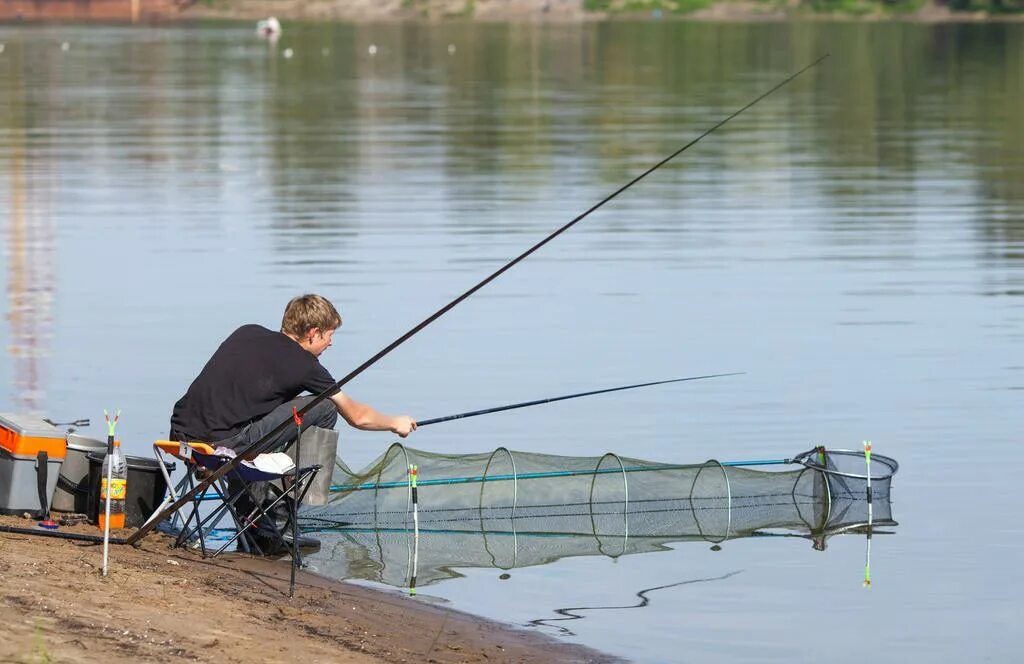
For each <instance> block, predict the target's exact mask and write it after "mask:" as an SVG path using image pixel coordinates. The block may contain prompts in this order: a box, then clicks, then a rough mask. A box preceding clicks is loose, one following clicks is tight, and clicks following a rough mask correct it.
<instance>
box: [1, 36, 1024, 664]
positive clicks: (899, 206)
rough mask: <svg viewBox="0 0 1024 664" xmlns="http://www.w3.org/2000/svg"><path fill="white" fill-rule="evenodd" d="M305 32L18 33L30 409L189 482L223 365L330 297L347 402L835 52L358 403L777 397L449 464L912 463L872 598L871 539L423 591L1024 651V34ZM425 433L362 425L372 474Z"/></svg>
mask: <svg viewBox="0 0 1024 664" xmlns="http://www.w3.org/2000/svg"><path fill="white" fill-rule="evenodd" d="M285 27H286V30H285V35H284V37H283V39H282V40H281V41H280V42H279V43H278V44H277V45H276V46H275V47H270V48H268V47H267V45H266V44H263V43H261V42H258V41H257V40H255V38H254V37H253V36H252V30H251V26H250V25H249V24H237V25H235V24H216V25H209V26H205V25H199V26H191V27H167V28H149V29H136V28H127V27H90V28H84V27H63V26H49V27H28V26H3V27H0V43H3V45H4V48H3V51H2V52H0V90H2V95H0V146H2V150H0V210H2V212H0V231H2V233H3V234H4V239H5V243H4V245H5V253H4V254H3V258H2V260H3V269H2V270H0V285H2V287H3V290H4V293H5V297H3V298H2V299H0V310H2V313H3V316H4V318H3V322H2V323H0V330H2V338H3V344H2V346H3V349H4V352H3V354H2V355H0V410H8V411H10V410H18V411H23V410H27V411H36V412H40V413H43V414H46V415H49V416H51V417H54V418H61V419H72V418H77V417H92V418H93V420H94V421H97V420H98V419H99V416H100V414H101V412H102V408H104V407H107V408H111V407H118V408H122V409H123V410H124V416H123V426H122V429H121V430H122V432H123V433H122V436H123V439H124V440H125V441H126V445H127V447H128V449H129V452H134V453H137V454H147V453H148V446H149V444H150V442H151V441H152V440H153V439H154V438H157V437H161V436H163V435H166V427H167V419H168V415H169V410H170V406H171V404H172V403H173V402H174V401H175V400H176V399H177V398H178V397H179V396H180V395H181V393H182V392H183V390H184V389H185V387H186V386H187V385H188V382H189V381H190V380H191V379H192V378H193V377H194V375H195V374H196V372H197V371H198V370H199V368H200V367H201V366H202V363H203V362H204V361H205V359H206V358H207V357H208V356H209V354H210V353H211V352H212V351H213V349H214V348H215V347H216V345H217V344H218V343H219V341H220V340H221V339H222V338H223V337H224V336H225V335H226V334H227V333H229V332H230V331H231V330H232V329H233V328H234V327H235V326H237V325H239V324H241V323H244V322H259V323H263V324H265V325H268V326H275V325H277V324H278V321H279V316H280V311H281V309H282V307H283V305H284V303H285V301H286V300H287V299H288V298H289V297H291V296H292V295H294V294H297V293H300V292H306V291H316V292H321V293H323V294H325V295H327V296H329V297H330V298H332V299H333V300H334V301H335V302H336V303H337V304H338V305H339V308H340V309H341V311H342V314H343V317H344V319H345V325H344V327H343V328H342V330H341V331H340V333H339V334H338V335H337V336H336V337H335V339H336V344H335V347H334V348H333V349H332V350H330V351H329V353H328V354H327V355H326V356H325V357H324V360H325V364H327V366H328V367H330V368H332V370H333V371H334V373H336V374H337V375H341V374H344V373H346V372H347V371H348V370H349V369H351V368H353V367H354V366H356V365H357V364H358V363H360V362H362V361H363V360H364V359H366V358H367V357H369V356H370V355H372V354H373V353H374V352H376V351H377V350H379V349H380V348H382V347H383V346H384V345H386V344H387V343H388V342H390V341H391V340H392V339H394V338H396V337H397V336H399V335H400V334H401V333H402V332H404V331H405V330H406V329H408V328H409V327H411V326H412V325H413V324H415V323H416V322H418V321H419V320H421V319H422V318H424V317H425V316H426V315H428V314H429V313H431V312H433V311H434V310H435V309H437V308H438V307H440V306H441V305H443V304H444V303H446V302H447V301H448V300H449V299H451V298H452V297H454V296H455V295H457V294H458V293H460V292H461V291H462V290H464V289H465V288H467V287H468V286H470V285H472V284H473V283H475V282H476V281H477V280H478V279H479V278H481V277H483V276H484V275H486V274H488V273H489V272H490V271H492V270H494V269H496V268H497V267H498V266H499V265H501V264H502V263H503V262H504V260H506V259H508V258H509V257H511V256H514V255H516V254H518V253H519V252H520V251H522V250H523V249H525V248H526V247H528V246H529V245H530V244H532V243H533V242H534V241H536V240H537V239H539V238H540V237H542V236H543V235H544V234H546V233H547V232H549V231H550V230H553V229H554V228H556V227H557V226H558V225H560V224H562V223H564V222H565V221H568V220H569V219H571V218H572V217H574V216H575V215H576V214H578V213H579V212H581V211H583V210H585V209H586V208H587V207H589V206H590V205H591V204H593V203H594V202H596V201H597V200H600V199H601V198H602V197H603V196H604V195H605V194H607V193H609V192H610V191H612V190H614V189H615V188H616V187H618V186H619V185H621V184H622V183H624V182H626V181H628V180H629V179H630V178H631V177H632V176H633V175H635V174H636V173H638V172H640V171H641V170H643V169H644V168H646V167H647V166H648V165H650V164H652V163H654V162H656V161H657V160H659V159H660V158H661V157H663V156H665V155H667V154H669V153H671V152H672V151H673V150H675V149H676V148H678V147H680V146H681V145H682V144H684V143H686V142H687V141H689V140H690V139H691V138H692V137H694V136H695V135H696V134H698V133H699V132H700V131H701V130H703V129H704V128H706V127H708V126H710V125H711V124H713V123H714V122H716V121H717V120H718V119H720V118H721V117H723V116H724V115H726V114H728V113H729V112H731V111H732V110H734V109H736V108H738V107H740V106H742V105H743V104H744V103H746V101H748V100H749V99H751V98H753V97H754V96H756V95H757V94H759V93H760V92H762V91H763V90H765V89H767V88H768V87H770V86H771V85H773V84H774V83H775V82H776V81H777V80H779V79H781V78H782V77H784V76H785V75H786V74H787V73H788V72H791V71H793V70H795V69H797V68H799V67H800V66H802V65H803V64H805V63H807V62H809V61H811V60H813V59H814V58H815V57H817V55H819V54H820V53H822V52H824V51H830V52H831V53H832V57H831V58H830V59H829V60H828V61H827V62H826V63H825V65H824V66H822V67H820V68H819V69H817V70H815V71H813V72H811V73H808V74H807V75H806V76H804V77H803V78H801V79H799V80H798V81H797V82H795V83H794V84H792V85H791V86H789V87H788V88H786V89H784V90H783V91H781V92H779V93H777V94H776V95H775V96H773V97H772V98H770V99H769V100H767V101H766V102H764V103H762V104H761V105H760V106H758V107H756V108H755V109H753V110H751V111H750V112H748V113H747V114H745V115H743V116H741V117H740V118H739V119H737V120H736V121H734V122H733V123H731V124H730V125H728V126H727V127H726V128H725V129H724V130H722V131H721V132H720V133H718V134H715V135H713V136H712V137H710V138H709V139H707V140H706V141H705V142H703V143H701V144H700V145H698V146H697V147H695V148H693V149H692V150H691V151H689V152H688V153H686V154H685V155H684V156H683V157H681V158H680V159H679V160H678V161H677V162H675V163H673V165H671V166H670V167H668V168H665V169H663V170H661V171H659V172H658V173H657V174H655V175H654V176H652V177H651V178H650V179H649V180H647V181H645V182H644V183H642V184H641V185H638V186H636V187H634V188H633V189H631V190H630V191H629V192H628V193H627V194H625V195H624V196H623V197H622V198H621V199H619V200H617V201H616V202H614V203H613V204H611V205H609V206H607V207H606V208H604V209H603V210H602V211H600V212H599V213H596V214H594V215H592V216H591V217H590V218H588V219H587V220H586V221H585V222H583V223H582V224H580V225H579V226H578V227H577V228H575V229H573V230H572V231H571V232H570V233H568V234H566V235H565V236H563V237H561V238H559V239H558V240H557V241H555V242H554V243H552V244H551V245H549V246H548V247H546V248H544V249H543V250H542V251H541V252H540V253H538V254H537V255H535V256H533V257H531V258H530V259H529V260H528V261H526V262H525V263H524V264H522V265H520V266H518V267H516V268H515V269H514V270H512V271H510V272H509V273H507V274H506V275H504V276H503V277H501V279H499V280H498V281H496V282H495V283H494V284H492V285H491V286H488V287H487V288H486V289H485V290H483V291H481V292H480V293H478V294H477V295H475V296H474V297H473V298H471V299H470V300H468V301H467V302H465V303H464V304H463V305H460V307H458V308H456V309H455V310H454V311H452V312H451V313H449V314H448V315H446V316H445V317H444V318H442V319H441V320H440V321H438V322H437V323H436V324H434V325H433V326H431V327H429V328H428V329H426V330H425V331H423V332H422V333H420V334H419V335H418V336H416V337H415V338H414V339H412V340H411V341H409V342H407V343H406V344H404V345H403V346H402V347H401V348H400V349H398V350H397V351H395V352H394V353H392V354H391V355H390V356H388V357H387V358H386V359H384V360H383V361H381V362H380V363H378V364H377V365H375V366H374V367H373V368H372V369H371V370H369V371H367V372H365V373H364V374H362V375H361V376H360V377H359V378H358V379H357V380H355V381H354V382H353V383H351V384H350V385H349V387H348V392H349V393H350V394H351V395H353V396H354V397H356V398H358V399H360V400H365V401H368V402H370V403H373V404H375V405H378V406H379V407H381V408H382V409H384V410H388V411H392V412H409V413H411V414H413V415H414V416H416V417H419V418H427V417H435V416H441V415H447V414H450V413H455V412H460V411H462V410H470V409H473V408H482V407H486V406H491V405H497V404H501V403H507V402H512V401H519V400H526V399H532V398H539V397H543V396H551V395H556V394H561V393H566V392H572V391H581V390H586V389H595V388H599V387H605V386H611V385H617V384H624V383H629V382H640V381H645V380H657V379H661V378H670V377H675V376H681V375H692V374H701V373H714V372H722V371H745V372H747V373H746V375H744V376H740V377H735V378H728V379H722V380H719V381H707V382H702V383H692V384H684V385H681V386H673V387H667V388H656V389H654V390H649V391H636V392H630V393H624V394H622V395H620V396H612V397H595V398H592V399H589V400H579V401H573V402H568V403H564V404H558V405H551V406H546V407H539V408H535V409H532V410H529V411H519V412H516V413H508V414H501V415H494V416H489V417H484V418H476V419H472V420H465V421H461V422H456V423H451V424H445V425H439V426H437V427H431V428H429V429H423V430H422V431H421V432H419V433H417V434H416V435H415V437H414V438H413V439H410V444H413V445H415V446H416V447H419V448H423V449H429V450H435V451H443V452H456V453H461V452H476V451H489V450H491V449H493V448H495V447H497V446H499V445H505V446H508V447H510V448H513V449H520V450H530V451H538V452H547V453H561V454H573V455H600V454H602V453H604V452H606V451H609V450H610V451H615V452H619V453H621V454H624V455H626V454H628V455H630V456H634V457H641V458H648V459H654V460H660V461H675V462H699V461H703V460H704V459H707V458H712V457H713V458H719V459H739V458H752V457H769V458H772V457H785V456H789V455H792V454H794V453H796V452H799V451H801V450H803V449H806V448H807V447H810V446H811V445H813V444H817V443H826V444H828V445H831V446H836V447H858V446H859V445H860V442H861V440H862V439H864V438H871V439H872V440H873V441H874V444H875V450H876V451H877V452H879V453H883V454H888V455H891V456H894V457H896V458H897V459H898V460H899V461H900V463H901V464H902V469H901V472H900V474H899V475H897V477H896V481H895V483H894V488H893V513H894V517H895V518H896V520H898V521H899V522H900V525H899V527H898V528H895V529H893V530H894V531H895V532H896V534H895V535H889V536H877V537H875V538H874V540H873V549H872V555H873V558H872V572H873V577H874V586H873V587H872V588H871V589H870V590H864V589H862V588H861V584H860V580H861V575H862V565H863V556H864V538H863V537H862V536H855V535H850V536H843V537H834V538H832V539H831V540H830V542H829V547H828V550H827V551H825V552H819V551H815V550H813V549H812V547H811V545H810V544H811V543H810V542H809V541H807V540H804V539H799V538H796V539H794V538H755V539H741V540H735V541H732V542H727V543H726V544H725V545H724V546H723V548H722V550H721V551H717V552H714V551H711V550H710V545H709V544H708V543H695V542H682V543H678V544H674V545H671V546H669V547H667V548H666V550H663V551H654V552H650V553H643V554H638V555H631V556H623V557H620V558H617V559H616V558H613V557H610V556H602V555H585V556H579V557H566V558H562V559H561V560H558V559H557V558H558V555H560V554H556V555H555V556H553V559H554V560H555V561H554V562H552V563H551V564H547V565H542V566H533V567H525V568H516V569H513V570H511V572H510V577H509V578H505V579H503V578H501V575H502V574H503V573H504V570H499V569H495V568H471V569H460V570H456V571H457V572H459V573H458V574H456V575H453V578H451V579H449V580H442V581H439V582H437V583H433V584H430V585H428V586H425V587H421V588H420V594H421V596H423V595H427V596H433V597H439V598H444V599H445V600H447V601H450V602H451V603H452V605H453V606H455V607H456V608H460V609H464V610H468V611H472V612H476V613H479V614H483V615H487V616H491V617H495V618H497V619H500V620H504V621H508V622H513V623H516V624H520V625H532V626H531V627H529V628H530V629H537V630H543V631H545V632H547V633H551V634H556V635H562V636H563V637H564V638H567V639H571V640H575V641H578V642H581V643H585V644H588V645H592V646H595V647H597V648H601V649H604V650H606V651H608V652H612V653H615V654H619V655H623V656H625V657H628V658H630V659H633V660H635V661H640V662H666V661H708V660H712V661H714V660H730V661H784V660H785V661H789V660H792V659H794V658H796V659H804V658H806V659H811V658H813V659H815V660H817V659H820V658H827V659H828V660H829V661H849V662H854V661H863V660H865V659H871V660H882V661H903V660H906V659H911V660H912V661H951V662H952V661H965V660H972V661H974V660H980V659H988V660H990V661H1011V660H1014V659H1016V658H1017V656H1018V652H1019V651H1020V649H1021V647H1022V646H1024V636H1022V633H1021V630H1020V629H1019V620H1020V615H1021V608H1020V607H1021V602H1020V592H1021V590H1022V588H1024V572H1022V571H1021V565H1020V564H1019V560H1020V556H1021V553H1022V549H1024V531H1022V529H1021V526H1020V523H1019V520H1018V514H1017V509H1018V507H1019V506H1020V504H1021V502H1020V497H1019V490H1018V487H1017V483H1018V482H1017V481H1018V479H1019V477H1020V476H1021V472H1022V471H1024V451H1022V448H1021V447H1020V443H1021V431H1022V430H1024V415H1022V409H1021V398H1022V394H1024V392H1022V390H1024V352H1022V348H1024V344H1022V342H1024V119H1022V117H1021V115H1022V109H1024V26H1020V25H963V26H920V25H858V24H813V25H800V24H795V25H786V24H781V25H751V26H748V25H721V26H719V25H683V24H626V23H616V24H611V25H586V26H547V27H534V26H475V25H442V26H417V25H391V26H365V27H358V28H357V27H351V26H333V25H327V26H296V25H289V26H285ZM64 43H66V44H67V47H66V48H62V44H64ZM371 45H374V46H376V47H377V50H376V55H371V54H370V52H369V51H370V46H371ZM286 49H293V51H292V52H293V54H294V55H293V57H290V58H289V57H285V50H286ZM92 431H93V432H95V433H97V434H99V433H100V431H99V427H95V426H94V427H93V429H92ZM389 442H391V441H390V439H389V438H388V437H387V436H385V435H383V434H372V433H362V432H350V431H346V432H344V435H343V438H342V452H341V455H342V457H343V458H344V459H345V460H346V461H347V462H348V463H349V464H350V465H352V466H354V467H359V466H361V465H363V464H364V463H366V462H367V461H369V460H370V459H372V458H373V457H375V456H376V455H378V454H379V453H380V452H381V451H382V450H383V448H384V447H385V446H386V445H387V444H388V443H389ZM330 555H331V552H330V551H329V550H326V549H325V551H323V552H322V553H321V556H320V558H319V559H318V560H319V563H317V561H316V560H315V561H314V564H320V565H322V566H325V567H326V566H327V565H326V563H325V562H324V561H325V559H326V558H328V557H329V556H330ZM349 574H350V575H352V576H354V577H360V578H374V572H373V570H369V571H367V570H362V571H360V570H358V569H354V570H350V572H349ZM687 581H692V583H681V582H687ZM661 586H670V587H667V588H663V589H661V590H656V591H651V592H649V593H646V594H645V595H644V596H643V597H638V596H637V593H639V592H641V591H644V590H647V589H651V588H657V587H661ZM644 597H646V600H647V602H646V604H645V605H644V606H642V607H641V608H597V607H627V606H631V605H635V604H644V602H643V601H642V600H643V598H644ZM573 607H591V608H583V609H574V608H573ZM560 609H572V610H571V611H570V612H569V613H572V614H576V615H579V616H582V617H581V618H578V619H574V620H571V621H564V620H563V621H558V620H554V619H558V618H564V617H567V614H566V613H556V612H557V611H558V610H560ZM566 630H568V631H569V632H571V634H566V633H565V632H566Z"/></svg>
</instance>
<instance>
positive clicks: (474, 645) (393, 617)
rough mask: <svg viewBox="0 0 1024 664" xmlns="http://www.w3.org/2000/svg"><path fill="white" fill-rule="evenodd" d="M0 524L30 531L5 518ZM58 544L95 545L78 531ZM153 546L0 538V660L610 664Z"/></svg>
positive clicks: (232, 560)
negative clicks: (105, 547) (107, 550)
mask: <svg viewBox="0 0 1024 664" xmlns="http://www.w3.org/2000/svg"><path fill="white" fill-rule="evenodd" d="M0 524H4V525H10V526H17V527H20V528H25V527H32V526H33V522H31V521H27V520H24V519H20V518H15V517H0ZM61 531H62V532H83V533H89V534H94V533H96V532H97V530H96V529H95V527H92V526H87V525H83V526H74V527H65V528H62V529H61ZM169 542H170V539H169V538H168V537H167V536H164V535H155V534H154V535H151V536H150V537H147V538H146V539H144V540H143V541H142V543H141V546H140V547H139V548H133V547H130V546H124V545H121V546H114V547H111V557H110V560H111V563H110V575H109V576H108V577H107V578H106V579H103V578H102V577H101V576H100V574H99V567H100V564H101V556H102V548H101V547H100V546H99V545H96V544H91V543H86V542H75V541H69V540H61V539H53V538H46V537H36V536H31V535H21V534H10V533H0V620H2V624H3V625H4V627H3V635H4V638H3V639H0V661H4V662H25V663H28V662H70V663H78V662H81V663H83V664H84V663H86V662H90V663H91V662H94V661H95V660H96V658H97V655H98V654H103V653H105V654H110V655H117V656H122V657H124V656H126V657H129V658H130V661H143V662H238V663H239V664H241V663H243V662H254V661H256V662H299V661H302V662H308V663H310V664H312V663H313V662H341V663H354V664H355V663H358V664H362V663H364V662H365V663H370V662H445V663H447V662H523V663H526V662H538V663H539V662H612V661H617V660H616V659H615V658H612V657H609V656H605V655H602V654H601V653H598V652H596V651H592V650H589V649H586V648H582V647H579V646H575V645H573V644H567V643H564V642H560V641H556V640H554V639H551V638H549V637H546V636H544V635H541V634H535V633H531V632H528V631H525V630H518V629H515V628H513V627H508V626H504V625H501V624H498V623H494V622H490V621H486V620H482V619H478V618H475V617H473V616H470V615H467V614H464V613H460V612H457V611H453V610H451V609H448V608H445V607H444V606H438V605H436V604H431V603H429V602H428V601H426V600H422V599H413V598H410V597H407V596H405V595H403V594H400V593H398V592H394V593H390V592H384V591H377V590H374V589H370V588H366V587H363V586H357V585H352V584H346V583H342V582H337V581H332V580H330V579H325V578H323V577H319V576H316V575H314V574H310V573H306V572H300V574H299V578H298V583H297V587H296V592H295V597H294V598H291V599H289V598H288V572H289V568H288V565H287V563H285V562H283V561H268V560H263V559H258V558H254V557H251V556H245V555H242V554H231V555H225V556H221V557H219V558H216V559H206V560H204V559H203V558H201V557H200V556H199V555H197V554H195V553H193V552H191V551H187V550H182V549H171V548H169Z"/></svg>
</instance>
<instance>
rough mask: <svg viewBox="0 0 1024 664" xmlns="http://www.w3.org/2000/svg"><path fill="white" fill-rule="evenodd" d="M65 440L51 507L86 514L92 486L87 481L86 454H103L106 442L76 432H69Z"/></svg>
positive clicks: (87, 466)
mask: <svg viewBox="0 0 1024 664" xmlns="http://www.w3.org/2000/svg"><path fill="white" fill-rule="evenodd" d="M67 440H68V452H67V456H66V457H64V465H63V466H61V468H60V477H59V478H58V479H57V489H56V490H55V491H54V492H53V502H52V504H51V507H52V508H53V509H55V510H58V511H61V512H77V513H79V514H86V513H87V510H88V509H89V494H90V493H91V492H92V487H93V486H94V485H92V484H91V483H90V482H89V459H88V455H89V453H90V452H97V453H99V454H103V453H104V452H105V451H106V449H107V444H106V442H104V441H102V440H96V439H95V438H86V437H85V436H79V435H77V434H69V435H68V438H67ZM100 463H102V460H101V461H100ZM97 490H98V489H97Z"/></svg>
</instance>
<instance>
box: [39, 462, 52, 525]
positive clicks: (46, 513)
mask: <svg viewBox="0 0 1024 664" xmlns="http://www.w3.org/2000/svg"><path fill="white" fill-rule="evenodd" d="M49 472H50V457H49V455H47V454H46V452H44V451H42V450H40V451H39V453H38V454H36V488H37V489H38V490H39V518H40V519H49V518H50V510H49V506H48V505H47V502H48V501H47V500H46V484H47V480H48V479H49V477H48V475H49Z"/></svg>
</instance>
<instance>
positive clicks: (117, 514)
mask: <svg viewBox="0 0 1024 664" xmlns="http://www.w3.org/2000/svg"><path fill="white" fill-rule="evenodd" d="M108 468H110V472H111V476H110V487H111V490H110V529H111V530H114V529H116V528H124V512H125V505H126V503H127V498H128V459H127V458H126V457H125V455H124V452H122V451H121V441H119V440H115V441H114V451H113V452H112V453H110V454H107V455H106V456H105V457H103V469H102V470H101V471H100V472H101V474H100V505H99V507H100V510H99V512H100V513H99V527H100V530H103V529H104V526H105V524H106V511H107V469H108Z"/></svg>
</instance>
